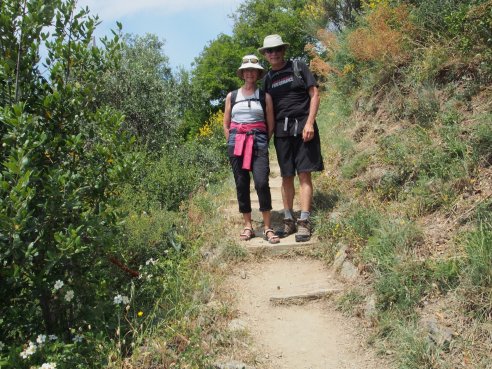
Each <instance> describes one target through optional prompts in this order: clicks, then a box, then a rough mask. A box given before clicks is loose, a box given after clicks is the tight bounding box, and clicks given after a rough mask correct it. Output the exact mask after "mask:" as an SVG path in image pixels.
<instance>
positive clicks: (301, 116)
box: [258, 35, 324, 242]
mask: <svg viewBox="0 0 492 369" xmlns="http://www.w3.org/2000/svg"><path fill="white" fill-rule="evenodd" d="M288 46H289V44H288V43H286V42H283V41H282V38H281V37H280V36H279V35H269V36H266V37H265V39H264V40H263V47H260V48H259V49H258V52H260V53H261V54H263V55H264V56H265V58H266V60H267V61H268V62H269V63H270V66H271V69H270V71H269V72H268V73H267V74H266V75H265V77H264V78H263V88H264V89H265V91H266V92H268V93H269V94H270V95H271V96H272V99H273V107H274V112H275V130H274V144H275V150H276V152H277V159H278V163H279V166H280V174H281V176H282V201H283V205H284V213H285V216H284V228H283V230H280V231H279V232H278V233H279V235H280V236H283V237H285V236H288V235H289V234H292V233H296V232H297V233H296V235H295V239H296V242H305V241H309V240H310V239H311V223H310V220H309V217H310V214H311V208H312V201H313V183H312V180H311V173H312V172H316V171H322V170H323V169H324V167H323V158H322V156H321V144H320V137H319V132H318V127H317V125H316V121H315V118H316V114H317V113H318V108H319V92H318V87H317V83H316V80H315V79H314V76H313V74H312V73H311V72H310V71H309V68H308V67H307V66H306V64H304V63H303V62H300V61H295V62H293V61H291V60H285V58H284V57H285V51H286V49H287V47H288ZM296 173H297V176H298V178H299V184H300V191H299V194H300V202H301V215H300V218H299V220H297V222H296V220H295V219H294V214H293V206H294V196H295V192H296V191H295V187H294V178H295V176H296Z"/></svg>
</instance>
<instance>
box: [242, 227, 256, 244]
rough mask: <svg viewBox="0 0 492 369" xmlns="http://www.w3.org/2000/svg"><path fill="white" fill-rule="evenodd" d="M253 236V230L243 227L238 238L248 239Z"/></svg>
mask: <svg viewBox="0 0 492 369" xmlns="http://www.w3.org/2000/svg"><path fill="white" fill-rule="evenodd" d="M254 236H255V232H254V231H253V229H251V228H249V227H244V229H243V231H242V232H241V234H240V235H239V238H240V239H241V241H249V240H250V239H252V238H253V237H254Z"/></svg>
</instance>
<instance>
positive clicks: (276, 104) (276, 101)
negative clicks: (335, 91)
mask: <svg viewBox="0 0 492 369" xmlns="http://www.w3.org/2000/svg"><path fill="white" fill-rule="evenodd" d="M297 63H298V66H299V71H300V74H301V76H302V79H303V80H304V82H302V81H300V80H299V78H296V77H295V76H294V70H293V62H292V61H290V60H289V61H288V62H287V63H286V64H285V66H284V67H283V68H282V69H279V70H276V71H273V70H270V71H269V72H268V73H267V74H266V75H265V77H263V88H264V90H265V91H266V92H268V93H269V94H270V95H271V96H272V100H273V108H274V112H275V135H277V136H290V135H296V134H299V133H300V132H302V129H303V128H304V124H305V122H306V119H307V116H308V114H309V104H310V101H311V99H310V96H309V93H308V89H309V87H311V86H316V80H315V79H314V76H313V74H312V73H311V71H310V70H309V68H308V67H307V66H306V64H305V63H303V62H300V61H298V62H297Z"/></svg>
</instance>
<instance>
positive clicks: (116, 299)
mask: <svg viewBox="0 0 492 369" xmlns="http://www.w3.org/2000/svg"><path fill="white" fill-rule="evenodd" d="M122 301H123V296H121V295H119V294H118V295H116V296H115V297H114V299H113V304H115V305H119V304H121V302H122Z"/></svg>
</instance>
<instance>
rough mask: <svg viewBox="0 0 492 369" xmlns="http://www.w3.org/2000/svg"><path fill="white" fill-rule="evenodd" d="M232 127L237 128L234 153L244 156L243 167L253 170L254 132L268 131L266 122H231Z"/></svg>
mask: <svg viewBox="0 0 492 369" xmlns="http://www.w3.org/2000/svg"><path fill="white" fill-rule="evenodd" d="M230 128H231V129H233V128H234V129H236V142H235V143H234V155H235V156H242V157H243V169H246V170H251V161H252V160H253V144H254V133H255V131H256V132H260V133H267V130H266V124H265V122H254V123H244V124H240V123H236V122H231V126H230Z"/></svg>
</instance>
